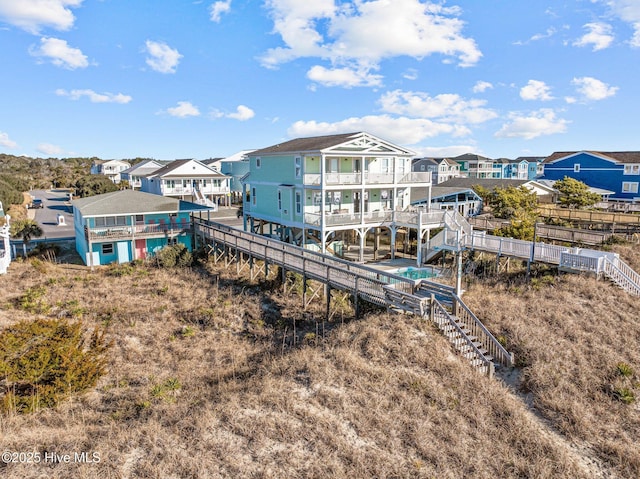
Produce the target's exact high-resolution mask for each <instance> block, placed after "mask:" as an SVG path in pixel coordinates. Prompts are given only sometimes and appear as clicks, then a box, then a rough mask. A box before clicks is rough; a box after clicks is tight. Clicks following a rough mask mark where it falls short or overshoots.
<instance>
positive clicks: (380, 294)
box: [195, 220, 514, 375]
mask: <svg viewBox="0 0 640 479" xmlns="http://www.w3.org/2000/svg"><path fill="white" fill-rule="evenodd" d="M195 228H196V233H197V235H198V237H199V238H200V239H201V240H202V241H203V242H204V243H206V244H208V245H209V247H210V254H211V255H213V259H214V261H216V262H218V261H224V262H225V264H226V265H228V266H229V265H231V264H232V263H235V265H236V268H237V270H238V271H239V270H240V268H241V265H246V264H248V265H249V267H250V269H251V270H252V275H253V274H254V273H255V274H256V275H257V274H259V273H260V271H262V272H263V273H264V274H265V276H266V274H268V270H269V268H270V267H271V266H276V267H280V268H282V271H283V275H284V274H285V272H286V271H291V272H295V273H297V274H299V275H301V276H302V278H303V285H304V287H303V290H304V291H306V289H307V288H306V282H307V280H315V281H319V282H321V283H323V284H324V285H326V287H327V288H329V291H328V292H327V297H328V298H330V294H329V293H330V289H331V288H333V289H337V290H341V291H345V292H348V293H349V294H351V295H353V297H354V299H355V301H354V304H355V305H356V315H357V314H358V308H357V304H358V299H361V300H364V301H367V302H370V303H373V304H376V305H379V306H383V307H386V308H388V309H390V310H395V311H405V312H409V313H413V314H417V315H420V316H421V317H423V318H425V319H428V320H430V321H432V322H433V323H434V324H436V325H437V326H438V328H439V329H440V330H441V331H442V332H443V334H445V336H446V337H447V338H449V340H450V342H451V344H452V345H453V346H454V348H455V349H456V350H457V351H458V352H459V354H461V355H462V356H463V357H464V358H466V359H467V360H468V361H469V362H470V364H472V365H473V366H474V367H476V368H477V369H478V370H480V371H481V372H483V373H486V374H489V375H493V372H494V367H495V365H494V363H497V364H498V365H504V366H512V365H513V364H514V359H513V355H512V354H510V353H509V352H507V351H506V350H505V349H504V347H503V346H502V345H501V344H500V343H499V342H498V341H497V340H496V338H495V337H494V336H493V335H492V334H491V333H490V332H489V331H488V330H487V328H486V327H485V326H484V325H483V324H482V323H481V322H480V320H479V319H478V318H477V317H476V316H475V315H474V314H473V313H472V312H471V310H469V308H468V307H467V306H466V305H465V304H464V302H463V301H462V300H461V298H460V297H458V296H457V295H456V294H455V290H454V289H453V288H451V287H449V286H445V285H442V284H439V283H435V282H432V281H427V280H412V279H409V278H405V277H403V276H398V275H396V274H393V273H391V272H387V271H382V270H378V269H375V268H371V267H368V266H365V265H361V264H357V263H353V262H350V261H346V260H342V259H339V258H335V257H333V256H329V255H325V254H321V253H319V252H315V251H310V250H306V249H303V248H300V247H298V246H295V245H291V244H289V243H284V242H281V241H278V240H274V239H271V238H268V237H265V236H261V235H258V234H254V233H250V232H246V231H242V230H238V229H235V228H232V227H229V226H226V225H222V224H219V223H213V222H208V221H203V220H196V221H195ZM256 261H261V262H262V265H260V266H258V264H257V262H256Z"/></svg>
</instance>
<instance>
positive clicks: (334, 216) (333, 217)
mask: <svg viewBox="0 0 640 479" xmlns="http://www.w3.org/2000/svg"><path fill="white" fill-rule="evenodd" d="M392 216H393V212H392V211H382V210H378V211H368V212H366V213H349V212H347V211H342V210H336V211H334V212H331V213H329V212H327V213H325V215H324V226H325V227H328V228H331V227H336V226H352V225H362V224H365V225H366V224H380V223H384V222H386V221H391V219H392ZM304 222H305V223H306V224H307V225H309V226H314V227H316V228H320V227H321V226H322V214H321V213H305V214H304Z"/></svg>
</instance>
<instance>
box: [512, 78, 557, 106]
mask: <svg viewBox="0 0 640 479" xmlns="http://www.w3.org/2000/svg"><path fill="white" fill-rule="evenodd" d="M520 98H522V99H523V100H540V101H548V100H553V97H552V96H551V93H550V89H549V87H548V86H547V84H546V83H545V82H543V81H540V80H529V82H528V83H527V85H526V86H523V87H522V88H521V89H520Z"/></svg>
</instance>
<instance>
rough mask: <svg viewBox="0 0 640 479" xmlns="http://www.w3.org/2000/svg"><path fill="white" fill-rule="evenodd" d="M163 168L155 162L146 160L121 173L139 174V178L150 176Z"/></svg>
mask: <svg viewBox="0 0 640 479" xmlns="http://www.w3.org/2000/svg"><path fill="white" fill-rule="evenodd" d="M160 168H162V165H161V164H160V163H158V162H157V161H155V160H144V161H141V162H140V163H136V164H135V165H133V166H132V167H130V168H127V169H126V170H123V171H121V172H120V173H121V174H122V173H129V174H131V173H134V172H135V173H137V174H138V175H139V176H143V175H148V174H150V173H153V172H154V171H156V170H158V169H160Z"/></svg>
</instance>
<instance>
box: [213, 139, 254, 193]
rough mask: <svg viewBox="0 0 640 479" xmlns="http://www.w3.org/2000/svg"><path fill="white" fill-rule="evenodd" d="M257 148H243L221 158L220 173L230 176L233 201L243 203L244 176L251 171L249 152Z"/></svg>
mask: <svg viewBox="0 0 640 479" xmlns="http://www.w3.org/2000/svg"><path fill="white" fill-rule="evenodd" d="M253 151H255V150H242V151H240V152H238V153H236V154H234V155H231V156H228V157H226V158H222V159H221V160H220V162H219V163H220V173H222V174H223V175H226V176H228V177H229V178H230V184H229V188H230V190H231V198H232V201H233V203H238V202H239V203H242V192H243V191H244V186H243V184H242V178H243V177H244V176H245V175H246V174H247V173H249V156H248V155H249V154H250V153H252V152H253Z"/></svg>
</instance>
